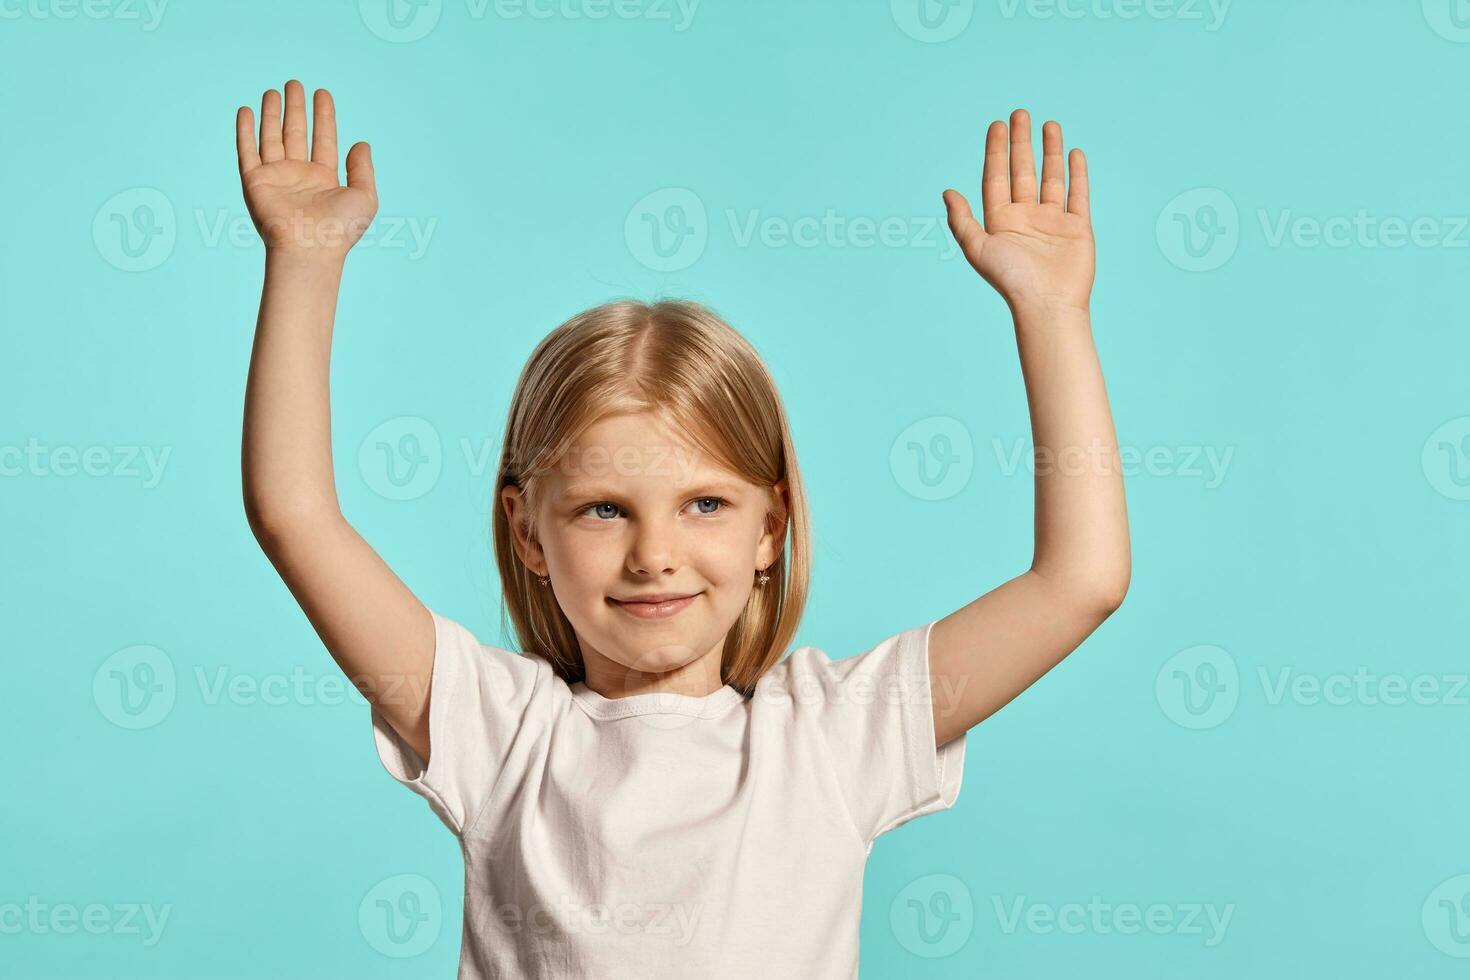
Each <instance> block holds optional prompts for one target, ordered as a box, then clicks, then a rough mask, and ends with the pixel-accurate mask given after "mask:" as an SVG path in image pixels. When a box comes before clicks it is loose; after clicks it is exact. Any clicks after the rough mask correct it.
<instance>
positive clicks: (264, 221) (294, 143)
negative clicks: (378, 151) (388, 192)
mask: <svg viewBox="0 0 1470 980" xmlns="http://www.w3.org/2000/svg"><path fill="white" fill-rule="evenodd" d="M312 108H313V112H314V115H315V123H314V125H313V126H312V132H311V155H310V157H308V156H307V150H306V91H305V89H303V88H302V86H301V83H300V82H298V81H296V80H295V79H292V80H290V81H288V82H287V83H286V113H285V120H284V123H283V121H282V118H281V97H280V94H279V93H278V92H277V91H276V90H275V89H270V90H268V91H267V92H266V93H265V95H264V96H263V97H262V98H261V102H260V145H259V148H258V149H257V147H256V142H255V120H254V117H253V115H252V114H251V112H250V108H249V106H241V107H240V108H239V110H238V111H237V112H236V113H235V146H236V149H237V151H238V153H239V157H240V185H241V188H242V189H243V191H244V193H245V206H246V208H248V209H249V211H250V218H251V220H252V221H254V222H255V228H256V230H257V231H259V232H260V237H261V238H262V239H263V240H264V241H265V244H266V248H268V249H317V250H321V251H323V252H325V253H328V254H337V253H341V254H345V253H346V252H347V250H348V249H350V248H351V247H352V246H353V245H354V244H356V242H357V240H358V239H359V238H361V237H362V233H363V231H365V230H366V229H367V226H368V224H369V223H370V222H371V221H372V219H373V215H374V214H376V213H377V210H378V192H377V185H376V183H375V181H374V177H373V161H372V154H371V151H370V149H369V147H368V145H367V144H366V143H355V144H353V146H352V149H351V150H349V151H348V153H347V184H346V186H343V185H341V184H339V183H338V180H337V116H336V109H335V107H334V106H333V104H332V96H331V93H330V92H328V91H327V90H326V89H317V90H316V94H315V96H314V98H313V107H312Z"/></svg>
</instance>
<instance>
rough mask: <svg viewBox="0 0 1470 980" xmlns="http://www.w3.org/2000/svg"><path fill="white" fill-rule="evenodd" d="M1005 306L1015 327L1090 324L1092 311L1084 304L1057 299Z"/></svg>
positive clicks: (1022, 302) (1014, 303)
mask: <svg viewBox="0 0 1470 980" xmlns="http://www.w3.org/2000/svg"><path fill="white" fill-rule="evenodd" d="M1006 305H1007V306H1009V307H1010V310H1011V316H1012V318H1013V319H1014V320H1015V321H1016V323H1017V325H1021V324H1023V323H1041V324H1046V325H1051V324H1057V323H1083V324H1090V323H1091V322H1092V311H1091V309H1090V308H1089V305H1088V304H1086V303H1084V304H1082V305H1078V304H1076V303H1070V302H1065V301H1062V300H1058V299H1032V300H1026V301H1018V302H1009V301H1008V302H1007V303H1006Z"/></svg>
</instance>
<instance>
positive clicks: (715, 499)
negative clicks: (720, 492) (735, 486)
mask: <svg viewBox="0 0 1470 980" xmlns="http://www.w3.org/2000/svg"><path fill="white" fill-rule="evenodd" d="M706 501H713V502H714V503H717V504H723V505H725V506H729V504H730V502H729V501H728V500H726V499H725V498H724V497H700V498H699V499H698V500H696V501H694V502H695V503H696V504H702V503H705V502H706ZM703 513H705V514H713V513H718V511H709V510H707V511H704V512H703Z"/></svg>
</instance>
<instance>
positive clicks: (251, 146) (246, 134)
mask: <svg viewBox="0 0 1470 980" xmlns="http://www.w3.org/2000/svg"><path fill="white" fill-rule="evenodd" d="M235 153H236V155H237V156H239V158H240V176H241V177H243V176H245V175H246V174H247V173H249V172H250V171H252V170H254V169H255V168H256V167H258V166H260V152H259V151H258V150H256V148H255V113H253V112H251V111H250V107H249V106H248V105H242V106H241V107H240V108H238V109H236V110H235Z"/></svg>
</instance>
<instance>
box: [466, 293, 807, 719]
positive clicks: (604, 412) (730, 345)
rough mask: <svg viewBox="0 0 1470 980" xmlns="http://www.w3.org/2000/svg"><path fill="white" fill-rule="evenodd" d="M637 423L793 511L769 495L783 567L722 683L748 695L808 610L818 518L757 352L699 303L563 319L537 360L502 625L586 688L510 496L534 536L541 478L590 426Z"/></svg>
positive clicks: (522, 436) (515, 454)
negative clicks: (657, 421) (678, 441)
mask: <svg viewBox="0 0 1470 980" xmlns="http://www.w3.org/2000/svg"><path fill="white" fill-rule="evenodd" d="M638 412H653V413H655V414H657V415H659V416H661V417H662V418H663V419H665V420H667V421H669V422H671V423H673V424H672V425H671V426H670V428H672V429H673V430H674V431H679V432H681V433H682V434H683V435H684V436H685V437H686V438H687V439H688V441H689V442H690V443H691V444H692V445H693V446H694V447H695V448H696V449H698V450H699V451H700V452H702V453H704V454H706V455H707V456H708V457H709V458H710V459H712V460H714V461H715V462H716V463H718V464H719V465H720V466H722V467H723V468H725V469H727V470H729V471H731V472H733V473H736V474H738V475H739V476H740V477H742V478H743V479H745V480H746V481H748V482H750V483H754V484H756V485H758V486H763V487H767V488H770V487H773V486H774V485H775V483H776V482H777V481H778V480H781V479H783V478H784V479H785V480H786V484H787V491H788V499H789V511H788V512H786V513H784V514H783V513H781V501H780V500H779V498H778V497H777V495H776V494H775V493H773V492H769V491H768V500H769V501H770V509H769V510H768V511H767V522H768V524H767V526H768V527H771V528H772V530H774V531H775V532H776V534H777V541H778V545H777V549H778V555H777V558H776V560H775V561H774V562H773V563H772V564H771V565H770V566H769V567H768V568H767V569H766V572H767V573H768V574H769V575H770V580H769V581H768V582H767V584H765V585H764V586H758V587H755V588H753V589H752V590H751V595H750V599H749V600H748V601H747V602H746V605H745V609H744V610H743V611H742V612H741V614H740V616H739V617H738V618H737V619H736V620H735V624H734V625H733V626H731V627H730V631H729V633H728V634H727V635H726V638H725V648H724V655H723V657H722V659H721V664H720V674H721V678H722V680H723V681H724V682H725V683H727V684H730V685H731V686H733V687H735V688H737V689H738V690H740V691H741V692H742V693H744V694H746V695H750V694H751V693H752V692H753V691H754V689H755V683H756V681H757V680H759V679H760V677H761V675H762V674H764V673H765V672H766V671H767V670H768V669H770V667H771V666H772V665H773V664H775V663H776V662H777V661H779V660H780V659H781V655H782V653H783V652H784V651H785V650H786V647H787V645H788V644H789V643H790V642H791V640H792V638H793V637H794V636H795V633H796V627H797V624H798V622H799V621H800V619H801V613H802V609H803V608H804V607H805V605H806V598H807V591H808V582H809V579H810V572H811V544H810V542H811V527H810V519H809V515H808V511H807V503H806V494H805V492H804V490H803V488H802V482H801V474H800V471H799V469H798V468H797V464H796V451H795V447H794V445H793V443H792V439H791V430H790V428H789V427H788V425H787V422H786V413H785V410H784V408H783V407H782V404H781V398H780V395H779V394H778V393H777V391H776V385H775V382H774V381H773V380H772V379H771V376H770V373H769V372H768V371H767V369H766V366H765V364H764V363H763V362H762V361H761V359H760V355H759V354H757V353H756V350H755V348H754V347H752V346H751V344H750V342H749V341H747V340H746V339H745V338H744V337H742V336H741V335H740V334H739V333H738V332H736V330H735V329H734V328H733V327H731V326H730V325H729V324H727V323H726V322H725V321H724V320H722V319H720V317H719V316H717V315H716V314H715V313H714V312H713V311H712V310H710V309H708V308H707V307H705V306H702V305H701V304H699V303H695V302H692V301H686V300H661V301H657V302H654V303H642V302H638V301H636V300H618V301H616V302H611V303H606V304H603V305H602V306H597V307H594V308H592V309H590V310H586V311H584V312H582V313H579V314H577V315H576V316H574V317H572V318H571V319H570V320H567V321H566V322H565V323H563V324H561V325H560V326H559V327H557V328H556V329H555V330H553V331H551V333H549V334H547V335H546V337H545V338H543V339H542V341H541V342H540V343H539V344H538V345H537V346H536V349H535V350H534V351H533V352H532V353H531V356H530V358H529V359H528V360H527V362H526V366H525V368H524V369H522V371H521V376H520V380H519V381H517V383H516V389H515V394H514V395H513V396H512V397H511V404H510V414H509V416H508V418H507V419H506V425H505V439H504V442H503V443H502V448H501V455H500V465H499V471H498V473H497V475H496V482H495V515H494V526H493V531H494V541H495V558H496V563H497V565H498V566H499V570H500V581H501V586H502V594H503V596H504V609H503V610H502V624H503V622H504V616H505V614H506V613H508V614H509V617H510V620H511V623H512V624H513V625H514V630H515V636H516V639H517V641H518V642H519V643H520V645H521V648H522V650H524V651H525V652H527V653H536V654H540V655H541V656H543V657H545V658H546V659H547V660H549V661H550V662H551V664H552V667H553V669H554V670H555V671H556V672H557V674H558V675H559V676H560V677H561V678H562V679H563V680H565V681H566V682H567V683H569V684H570V683H574V682H576V681H579V680H583V679H584V677H585V674H584V667H583V663H582V657H581V652H580V650H579V648H578V645H577V638H576V634H575V632H574V631H573V629H572V624H571V623H570V621H568V620H567V618H566V616H565V614H564V613H563V612H562V610H561V607H560V605H558V604H557V601H556V597H555V596H554V595H553V594H552V592H551V590H550V589H548V588H545V587H543V586H541V585H539V584H538V583H537V580H536V576H535V575H534V574H533V573H532V572H531V570H530V569H529V568H527V567H526V566H525V565H524V564H523V563H522V562H521V560H520V557H519V555H517V553H516V551H515V546H514V543H513V537H512V533H511V526H510V518H509V516H508V515H507V514H506V512H505V507H504V505H503V503H502V501H501V497H500V494H501V491H502V490H503V489H504V488H505V487H507V486H511V485H514V486H517V487H519V488H520V491H521V493H522V495H523V496H524V498H525V500H526V503H527V507H526V508H525V510H524V512H525V513H526V514H527V515H528V516H527V518H526V521H527V532H528V533H529V534H530V536H531V537H533V538H534V536H535V524H534V517H533V516H529V515H534V513H535V510H536V502H537V500H538V499H539V493H540V492H541V481H542V480H543V479H544V477H545V475H546V474H547V473H549V472H551V471H552V470H553V469H554V468H555V467H556V466H557V465H558V464H559V462H560V461H561V460H562V459H563V457H564V456H565V454H566V453H567V451H568V450H569V449H570V448H571V446H572V444H573V443H574V442H575V441H576V439H577V437H578V436H579V435H580V434H581V433H582V432H583V431H584V430H585V429H587V428H588V427H589V426H591V425H593V424H594V423H596V422H597V421H598V420H600V419H602V418H605V417H607V416H611V415H620V414H624V413H638ZM777 521H779V523H776V522H777ZM788 534H789V539H788ZM783 543H784V544H785V547H782V546H781V545H782V544H783ZM755 572H756V570H755V569H754V568H752V569H751V576H752V578H754V576H755Z"/></svg>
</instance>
